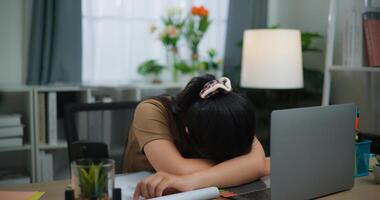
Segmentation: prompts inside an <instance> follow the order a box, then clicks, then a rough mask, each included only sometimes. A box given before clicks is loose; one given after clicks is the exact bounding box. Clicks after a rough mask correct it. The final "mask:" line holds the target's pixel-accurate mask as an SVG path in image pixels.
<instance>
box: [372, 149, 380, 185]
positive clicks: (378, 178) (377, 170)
mask: <svg viewBox="0 0 380 200" xmlns="http://www.w3.org/2000/svg"><path fill="white" fill-rule="evenodd" d="M376 160H377V162H376V164H375V165H374V166H373V176H374V177H375V182H376V183H377V184H380V155H376Z"/></svg>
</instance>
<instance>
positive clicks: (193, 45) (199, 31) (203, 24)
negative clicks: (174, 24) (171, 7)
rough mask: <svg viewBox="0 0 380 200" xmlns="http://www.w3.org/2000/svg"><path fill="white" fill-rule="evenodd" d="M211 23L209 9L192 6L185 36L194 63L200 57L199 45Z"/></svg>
mask: <svg viewBox="0 0 380 200" xmlns="http://www.w3.org/2000/svg"><path fill="white" fill-rule="evenodd" d="M210 24H211V21H210V20H209V16H208V10H207V9H206V8H205V7H203V6H199V7H196V6H194V7H192V8H191V13H190V15H189V17H188V19H187V23H186V28H185V34H184V36H185V39H186V41H187V43H188V45H189V47H190V50H191V60H192V63H193V64H194V63H195V62H197V61H198V59H199V55H198V46H199V43H200V42H201V40H202V38H203V36H204V34H205V33H206V32H207V29H208V27H209V26H210Z"/></svg>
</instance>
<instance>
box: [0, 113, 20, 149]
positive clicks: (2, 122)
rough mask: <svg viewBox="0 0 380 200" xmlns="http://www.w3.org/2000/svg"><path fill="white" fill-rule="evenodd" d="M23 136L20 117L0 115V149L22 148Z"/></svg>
mask: <svg viewBox="0 0 380 200" xmlns="http://www.w3.org/2000/svg"><path fill="white" fill-rule="evenodd" d="M23 134H24V131H23V125H22V124H21V115H19V114H10V115H0V148H2V147H14V146H22V137H23Z"/></svg>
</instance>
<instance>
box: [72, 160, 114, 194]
mask: <svg viewBox="0 0 380 200" xmlns="http://www.w3.org/2000/svg"><path fill="white" fill-rule="evenodd" d="M114 182H115V161H114V160H111V159H80V160H75V161H73V162H72V163H71V185H72V187H73V189H74V195H75V199H79V200H87V199H88V200H90V199H91V200H93V199H96V200H109V199H112V189H113V188H114Z"/></svg>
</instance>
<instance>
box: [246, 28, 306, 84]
mask: <svg viewBox="0 0 380 200" xmlns="http://www.w3.org/2000/svg"><path fill="white" fill-rule="evenodd" d="M240 85H241V86H242V87H247V88H262V89H296V88H302V87H303V73H302V49H301V34H300V31H299V30H285V29H255V30H246V31H244V41H243V58H242V69H241V81H240Z"/></svg>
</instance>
